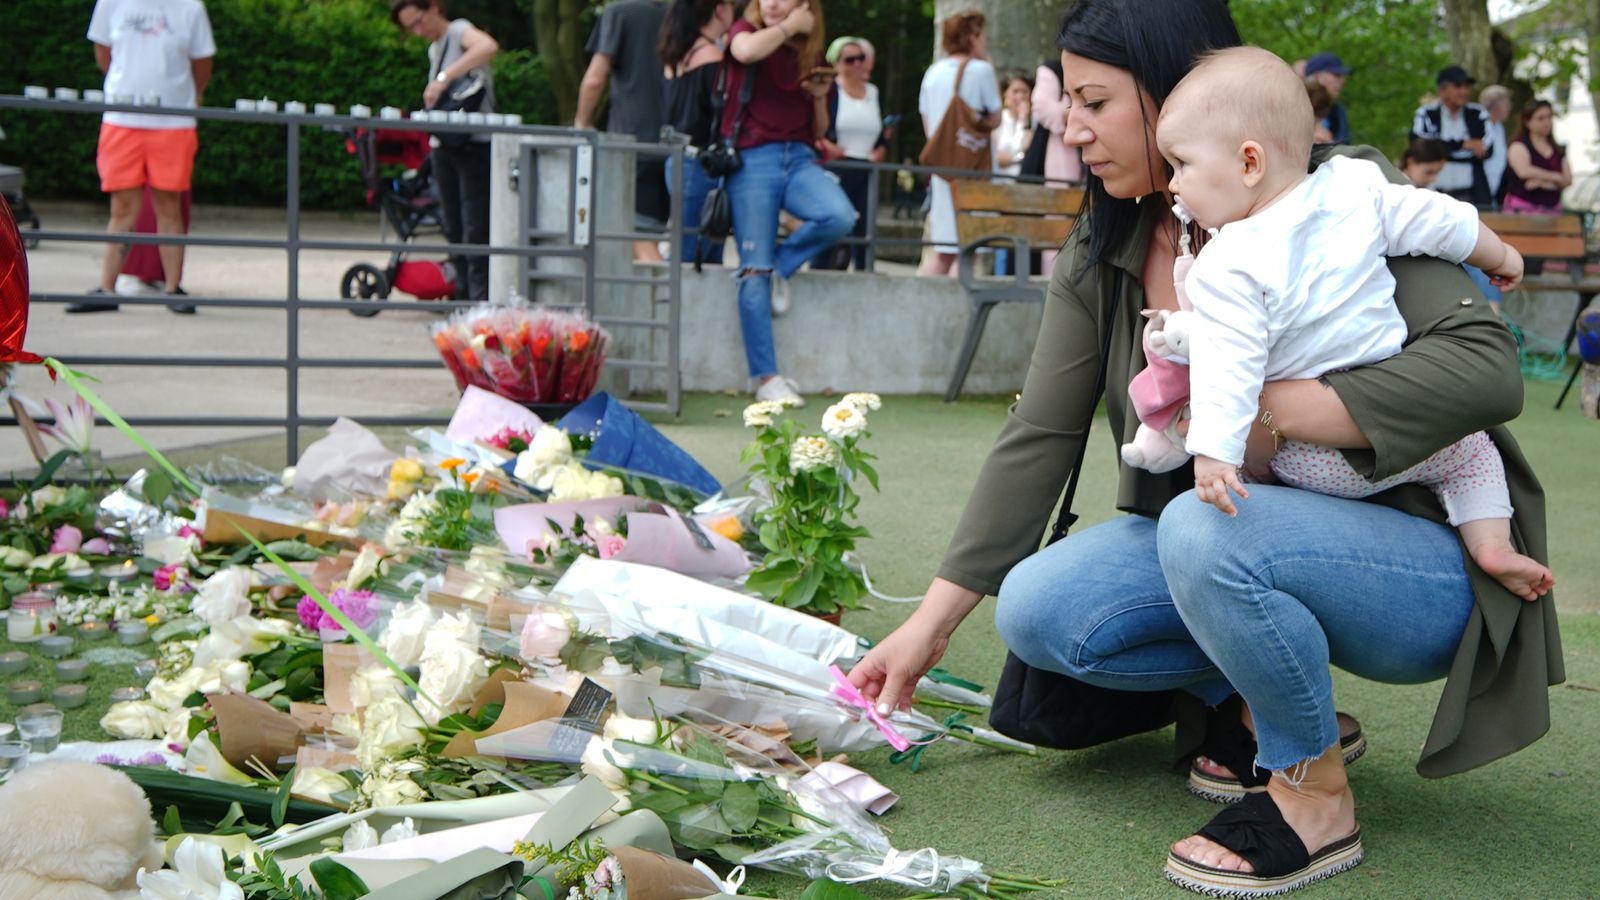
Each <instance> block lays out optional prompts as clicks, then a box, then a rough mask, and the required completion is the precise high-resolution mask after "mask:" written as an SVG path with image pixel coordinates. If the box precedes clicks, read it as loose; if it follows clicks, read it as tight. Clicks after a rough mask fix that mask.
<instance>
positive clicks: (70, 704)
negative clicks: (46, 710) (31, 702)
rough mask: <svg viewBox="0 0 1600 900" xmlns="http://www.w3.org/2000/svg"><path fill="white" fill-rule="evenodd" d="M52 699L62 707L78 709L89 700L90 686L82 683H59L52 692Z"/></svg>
mask: <svg viewBox="0 0 1600 900" xmlns="http://www.w3.org/2000/svg"><path fill="white" fill-rule="evenodd" d="M50 699H51V701H52V702H54V703H55V705H57V706H59V707H61V708H62V709H77V708H78V707H80V706H82V705H84V704H85V703H88V702H89V687H88V686H87V685H82V684H58V685H56V686H55V689H54V690H52V691H51V692H50Z"/></svg>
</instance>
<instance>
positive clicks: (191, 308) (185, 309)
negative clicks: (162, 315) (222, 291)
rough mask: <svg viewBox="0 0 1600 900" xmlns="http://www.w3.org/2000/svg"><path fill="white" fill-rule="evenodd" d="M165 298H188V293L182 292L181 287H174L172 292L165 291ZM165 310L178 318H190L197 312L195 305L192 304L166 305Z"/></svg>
mask: <svg viewBox="0 0 1600 900" xmlns="http://www.w3.org/2000/svg"><path fill="white" fill-rule="evenodd" d="M167 296H168V297H187V296H189V292H188V291H186V290H184V289H183V288H181V287H175V288H173V289H172V290H170V291H167ZM167 309H170V310H172V311H173V312H175V313H177V314H178V315H180V316H192V315H194V314H195V312H196V311H197V310H196V309H195V305H194V304H193V303H168V304H167Z"/></svg>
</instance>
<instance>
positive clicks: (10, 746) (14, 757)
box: [0, 741, 33, 780]
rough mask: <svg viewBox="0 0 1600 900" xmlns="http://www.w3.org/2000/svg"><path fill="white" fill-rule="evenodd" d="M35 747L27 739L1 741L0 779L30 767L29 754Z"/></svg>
mask: <svg viewBox="0 0 1600 900" xmlns="http://www.w3.org/2000/svg"><path fill="white" fill-rule="evenodd" d="M32 751H33V747H32V746H31V745H29V743H28V742H27V741H0V780H3V779H5V778H9V777H11V773H12V772H16V771H18V770H21V769H25V768H27V767H28V754H29V753H31V752H32Z"/></svg>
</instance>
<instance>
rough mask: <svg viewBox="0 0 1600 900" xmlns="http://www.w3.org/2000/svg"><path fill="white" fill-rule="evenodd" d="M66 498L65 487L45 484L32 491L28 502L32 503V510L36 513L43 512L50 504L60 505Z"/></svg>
mask: <svg viewBox="0 0 1600 900" xmlns="http://www.w3.org/2000/svg"><path fill="white" fill-rule="evenodd" d="M66 499H67V491H66V488H62V487H58V486H56V485H53V484H47V485H45V486H44V487H42V488H39V489H38V490H36V491H34V492H33V495H32V497H31V498H30V502H31V503H32V504H33V511H34V512H36V513H38V512H44V511H45V510H47V509H49V508H50V507H52V506H60V505H61V504H62V503H64V502H66Z"/></svg>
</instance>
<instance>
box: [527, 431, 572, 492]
mask: <svg viewBox="0 0 1600 900" xmlns="http://www.w3.org/2000/svg"><path fill="white" fill-rule="evenodd" d="M571 458H572V439H571V438H570V437H568V436H567V433H566V432H565V431H562V430H561V429H559V428H556V427H554V426H551V425H546V426H545V427H543V428H540V429H539V431H538V432H537V433H536V434H534V436H533V440H531V441H529V442H528V449H526V450H524V451H522V452H521V453H518V454H517V465H516V469H515V471H514V472H513V474H514V475H516V476H517V478H518V479H521V478H522V472H523V470H524V469H528V470H534V471H536V470H538V469H545V468H549V467H550V466H559V465H561V464H562V463H564V462H566V461H567V460H569V459H571Z"/></svg>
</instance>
